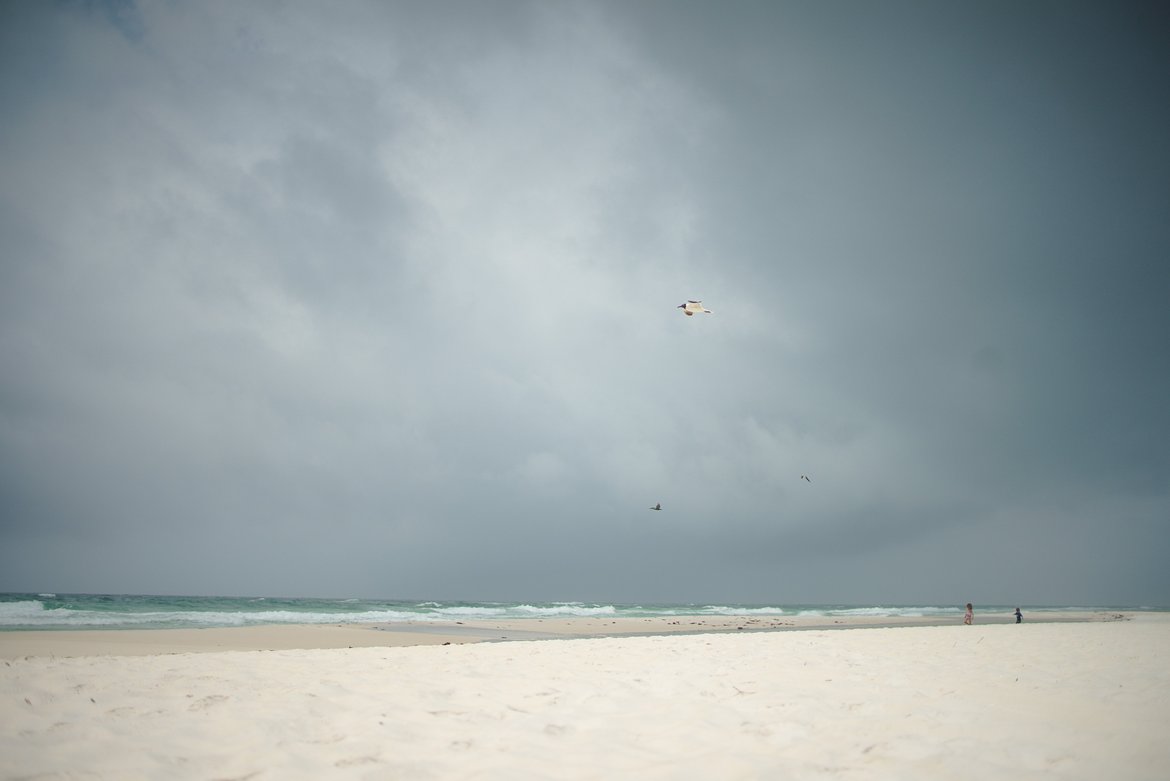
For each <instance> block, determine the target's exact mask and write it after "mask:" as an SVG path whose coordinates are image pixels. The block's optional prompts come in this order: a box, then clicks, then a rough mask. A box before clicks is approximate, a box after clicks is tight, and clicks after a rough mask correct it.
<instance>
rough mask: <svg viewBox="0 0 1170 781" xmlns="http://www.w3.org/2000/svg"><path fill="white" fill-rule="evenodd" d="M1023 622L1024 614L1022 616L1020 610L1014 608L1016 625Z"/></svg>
mask: <svg viewBox="0 0 1170 781" xmlns="http://www.w3.org/2000/svg"><path fill="white" fill-rule="evenodd" d="M1023 620H1024V614H1023V613H1021V612H1020V609H1019V608H1018V607H1017V608H1016V623H1017V624H1018V623H1020V622H1021V621H1023Z"/></svg>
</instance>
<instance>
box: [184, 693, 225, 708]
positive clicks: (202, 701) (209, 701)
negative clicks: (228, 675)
mask: <svg viewBox="0 0 1170 781" xmlns="http://www.w3.org/2000/svg"><path fill="white" fill-rule="evenodd" d="M227 699H228V696H227V695H226V694H209V695H208V696H206V697H201V698H199V699H198V700H196V701H195V702H193V703H191V704H190V705H188V706H187V710H207V709H208V708H210V707H211V706H212V705H218V704H219V703H221V702H224V701H226V700H227Z"/></svg>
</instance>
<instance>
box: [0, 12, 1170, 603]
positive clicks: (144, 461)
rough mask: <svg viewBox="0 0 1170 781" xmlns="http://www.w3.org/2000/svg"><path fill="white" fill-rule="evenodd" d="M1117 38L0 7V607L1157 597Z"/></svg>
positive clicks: (1139, 105) (1160, 515)
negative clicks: (256, 597) (37, 601)
mask: <svg viewBox="0 0 1170 781" xmlns="http://www.w3.org/2000/svg"><path fill="white" fill-rule="evenodd" d="M1009 11H1010V14H1009ZM1145 13H1146V12H1145V10H1144V9H1143V8H1141V7H1139V6H1127V7H1124V8H1117V9H1106V8H1100V7H1096V6H1091V5H1084V6H1082V5H1075V4H1074V5H1071V6H1070V5H1068V4H1058V5H1054V6H1048V5H1045V4H1038V5H1034V6H1032V7H1029V8H1025V9H1020V8H1018V7H1011V8H1009V7H1008V6H1006V5H1005V6H1003V7H1000V6H997V5H995V4H993V5H991V6H980V7H979V8H968V7H965V6H960V5H952V4H942V5H930V6H925V5H921V4H915V3H908V4H892V5H884V6H882V7H881V8H873V9H865V8H859V7H856V6H855V5H852V4H834V3H829V4H820V5H818V6H816V7H807V8H806V7H803V6H800V5H779V6H778V5H776V4H742V5H740V6H737V7H736V8H735V9H734V11H733V12H727V11H725V10H722V9H721V10H719V11H718V12H717V11H716V10H715V9H713V8H708V7H706V6H704V5H702V4H694V5H692V4H679V3H670V4H657V3H643V4H638V5H637V6H632V7H631V6H628V5H626V4H594V5H590V6H582V7H574V8H561V7H556V8H554V7H549V6H545V5H544V4H526V3H519V2H516V3H512V2H509V3H491V4H483V3H471V4H462V3H451V4H441V5H435V4H430V5H425V6H415V5H410V4H401V5H394V4H391V5H385V4H380V3H357V2H355V3H352V4H347V5H345V6H344V7H342V8H337V9H323V8H319V7H317V6H315V5H314V4H311V3H306V4H297V3H293V4H284V5H279V6H276V5H265V4H260V5H252V6H239V5H237V4H222V5H218V4H210V5H200V6H171V5H167V4H156V3H148V2H143V3H137V4H134V3H108V4H85V5H71V4H62V5H56V6H46V5H42V4H36V3H17V4H9V5H7V6H6V7H5V10H4V11H3V15H4V17H5V19H4V24H0V36H2V37H0V58H2V60H0V110H2V112H3V115H4V116H5V118H6V119H5V130H4V132H3V134H0V166H2V169H3V170H4V171H5V176H4V177H3V179H2V181H0V228H2V230H0V283H2V284H0V361H2V363H3V366H4V367H5V370H4V372H3V375H2V378H0V535H2V539H3V541H4V545H2V546H0V589H6V590H43V589H49V590H58V591H91V592H92V591H115V592H116V591H126V592H168V593H176V592H186V593H263V594H308V595H362V596H365V595H369V596H387V597H398V596H401V597H419V598H468V599H493V598H499V599H518V598H531V599H599V600H618V601H637V600H668V601H685V600H697V601H717V600H727V601H761V602H783V601H789V602H791V601H848V602H869V601H874V602H877V601H883V600H884V601H909V602H913V601H923V602H946V601H953V602H963V601H967V600H968V599H974V600H975V601H979V602H985V603H986V602H1017V601H1018V602H1024V603H1029V602H1055V603H1076V602H1086V603H1157V604H1167V603H1170V578H1168V577H1167V576H1166V575H1165V574H1164V570H1165V568H1164V567H1163V566H1162V565H1161V563H1160V562H1158V561H1155V560H1154V556H1153V555H1152V554H1151V551H1153V550H1164V549H1165V547H1166V544H1167V542H1170V496H1168V489H1170V479H1168V478H1170V457H1168V449H1167V446H1166V441H1167V437H1166V434H1167V432H1170V415H1168V413H1167V411H1166V404H1165V399H1166V398H1168V397H1170V359H1168V358H1167V351H1166V350H1165V348H1164V345H1163V342H1164V341H1165V334H1166V333H1167V332H1168V330H1170V329H1168V325H1170V324H1168V322H1167V315H1166V307H1165V292H1166V290H1167V289H1168V286H1167V283H1168V281H1170V277H1168V274H1167V272H1166V271H1165V269H1164V259H1165V257H1166V251H1167V249H1168V248H1170V228H1168V227H1167V224H1166V221H1165V219H1164V217H1165V214H1166V213H1167V207H1170V203H1168V202H1167V197H1168V196H1167V192H1166V188H1165V185H1164V183H1165V182H1166V181H1167V179H1168V174H1170V148H1168V147H1167V144H1166V141H1165V140H1164V139H1165V138H1166V137H1167V134H1166V132H1165V131H1166V128H1167V111H1168V109H1167V108H1166V106H1168V105H1170V100H1167V98H1170V95H1167V91H1168V88H1167V84H1170V80H1168V79H1167V76H1168V75H1170V74H1168V73H1167V69H1168V63H1170V59H1168V58H1167V56H1166V51H1168V50H1170V49H1168V48H1167V47H1166V43H1167V42H1166V41H1165V40H1164V38H1165V36H1164V34H1163V33H1161V32H1160V30H1161V28H1160V27H1158V26H1157V25H1154V24H1149V21H1150V20H1149V19H1143V14H1145ZM692 297H699V298H703V299H704V301H705V302H706V303H707V304H708V305H709V306H710V307H711V308H712V309H714V310H715V314H714V315H710V316H706V315H704V316H697V317H693V318H685V317H682V315H681V314H680V313H679V312H678V311H677V310H675V309H674V307H675V306H676V305H677V304H678V303H680V302H681V301H682V300H684V299H686V298H692ZM802 473H807V474H810V475H811V476H812V478H813V482H812V483H811V484H808V483H805V482H803V481H800V480H799V476H800V475H801V474H802ZM658 501H661V502H662V503H663V505H664V507H665V508H666V512H663V513H649V512H648V511H647V510H646V508H647V507H648V506H649V505H651V504H653V503H655V502H658Z"/></svg>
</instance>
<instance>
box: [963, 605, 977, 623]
mask: <svg viewBox="0 0 1170 781" xmlns="http://www.w3.org/2000/svg"><path fill="white" fill-rule="evenodd" d="M974 620H975V609H974V608H973V607H971V603H970V602H968V603H967V614H966V615H964V616H963V623H964V624H967V625H968V626H970V625H971V622H972V621H974Z"/></svg>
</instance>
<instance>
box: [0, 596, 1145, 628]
mask: <svg viewBox="0 0 1170 781" xmlns="http://www.w3.org/2000/svg"><path fill="white" fill-rule="evenodd" d="M1021 608H1022V609H1023V611H1024V613H1025V614H1028V613H1041V612H1043V613H1060V612H1083V611H1094V610H1115V611H1116V610H1123V611H1135V610H1155V609H1156V608H1148V607H1126V606H1114V605H1109V606H1089V607H1086V606H1079V607H1074V606H1067V607H1054V606H1035V605H1031V606H1029V605H1021ZM1014 609H1015V605H1010V606H1009V605H977V606H976V611H977V613H978V612H983V613H1010V612H1011V611H1013V610H1014ZM963 611H964V607H963V606H962V605H803V604H792V605H787V604H775V605H755V604H650V603H646V604H609V603H590V602H458V601H419V600H388V599H357V598H354V599H313V598H303V597H295V598H292V597H198V596H145V595H134V594H48V593H44V594H0V631H5V630H8V631H21V630H25V631H27V630H33V629H51V630H59V629H175V628H198V627H225V626H258V625H265V624H394V623H401V622H408V621H409V622H420V621H462V620H475V619H501V620H512V619H529V618H531V619H537V618H571V617H575V616H602V617H658V616H664V617H670V616H827V617H831V616H838V617H846V616H875V617H887V616H888V617H898V616H939V617H950V616H955V617H959V616H962V614H963Z"/></svg>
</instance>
